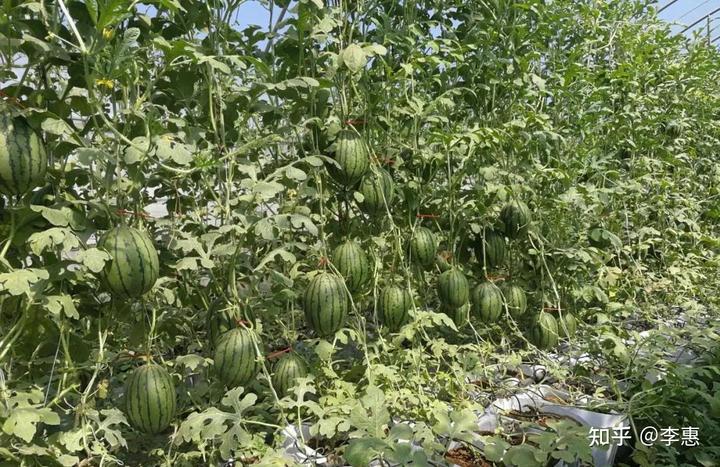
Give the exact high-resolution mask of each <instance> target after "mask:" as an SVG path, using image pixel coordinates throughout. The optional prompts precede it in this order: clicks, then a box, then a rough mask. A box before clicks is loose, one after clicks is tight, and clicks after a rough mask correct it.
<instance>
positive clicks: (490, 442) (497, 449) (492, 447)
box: [483, 437, 510, 462]
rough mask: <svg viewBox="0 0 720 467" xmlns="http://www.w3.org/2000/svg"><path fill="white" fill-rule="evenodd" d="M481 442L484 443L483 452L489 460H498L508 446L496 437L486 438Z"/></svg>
mask: <svg viewBox="0 0 720 467" xmlns="http://www.w3.org/2000/svg"><path fill="white" fill-rule="evenodd" d="M483 442H484V443H485V445H484V447H483V454H484V455H485V458H486V459H487V460H489V461H490V462H500V461H501V460H502V458H503V456H504V455H505V451H507V449H508V448H509V447H510V444H509V443H507V442H505V440H503V439H502V438H498V437H492V438H487V439H484V440H483Z"/></svg>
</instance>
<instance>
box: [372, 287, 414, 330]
mask: <svg viewBox="0 0 720 467" xmlns="http://www.w3.org/2000/svg"><path fill="white" fill-rule="evenodd" d="M411 307H412V299H411V297H410V294H409V293H408V291H407V290H405V289H404V288H402V287H399V286H397V285H389V286H387V287H385V288H384V289H383V291H382V292H380V297H379V300H378V312H379V313H378V314H379V318H380V322H381V323H382V324H383V325H385V326H387V328H388V329H389V330H390V331H392V332H396V331H397V330H398V329H400V327H401V326H402V325H403V324H405V322H406V321H407V319H408V315H409V311H410V308H411Z"/></svg>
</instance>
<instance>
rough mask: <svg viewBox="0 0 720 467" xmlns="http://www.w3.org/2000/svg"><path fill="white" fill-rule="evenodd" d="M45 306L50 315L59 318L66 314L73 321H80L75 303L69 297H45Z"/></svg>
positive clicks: (63, 295)
mask: <svg viewBox="0 0 720 467" xmlns="http://www.w3.org/2000/svg"><path fill="white" fill-rule="evenodd" d="M43 306H44V307H45V308H47V309H48V310H49V311H50V313H52V314H54V315H56V316H58V317H59V315H60V313H61V312H64V314H65V316H67V317H68V318H71V319H79V318H80V314H79V313H78V311H77V308H75V303H74V302H73V299H72V297H71V296H69V295H65V294H62V295H48V296H46V297H43Z"/></svg>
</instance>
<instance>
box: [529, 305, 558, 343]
mask: <svg viewBox="0 0 720 467" xmlns="http://www.w3.org/2000/svg"><path fill="white" fill-rule="evenodd" d="M528 337H529V340H530V342H532V343H533V344H535V346H536V347H538V348H539V349H552V348H553V347H555V346H557V344H558V337H559V336H558V323H557V320H556V319H555V317H554V316H553V315H551V314H550V313H547V312H545V311H541V312H540V313H539V314H538V315H537V317H535V320H534V321H533V323H532V324H531V326H530V335H529V336H528Z"/></svg>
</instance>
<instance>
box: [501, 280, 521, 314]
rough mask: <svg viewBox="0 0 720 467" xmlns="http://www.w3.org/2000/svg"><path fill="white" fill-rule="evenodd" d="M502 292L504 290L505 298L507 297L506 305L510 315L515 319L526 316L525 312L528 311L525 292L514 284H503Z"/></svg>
mask: <svg viewBox="0 0 720 467" xmlns="http://www.w3.org/2000/svg"><path fill="white" fill-rule="evenodd" d="M500 290H502V293H503V297H505V304H506V305H507V307H508V311H509V312H510V315H512V316H513V317H514V318H519V317H520V316H522V315H524V314H525V310H527V297H526V296H525V291H524V290H523V289H522V288H520V287H518V286H517V285H512V284H503V285H502V286H501V287H500Z"/></svg>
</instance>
